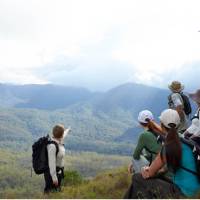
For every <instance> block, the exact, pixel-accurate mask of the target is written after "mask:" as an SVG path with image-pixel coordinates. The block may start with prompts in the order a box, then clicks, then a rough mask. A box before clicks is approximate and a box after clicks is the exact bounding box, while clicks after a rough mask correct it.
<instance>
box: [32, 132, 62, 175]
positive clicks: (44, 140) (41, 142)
mask: <svg viewBox="0 0 200 200" xmlns="http://www.w3.org/2000/svg"><path fill="white" fill-rule="evenodd" d="M48 144H55V146H56V156H57V154H58V151H59V148H58V144H57V143H56V142H55V141H52V140H51V138H50V137H49V135H47V136H45V137H41V138H39V139H38V140H37V141H36V142H35V143H34V144H33V145H32V165H33V169H34V171H35V173H36V174H43V173H44V172H45V171H47V170H48V169H49V165H48V153H47V145H48Z"/></svg>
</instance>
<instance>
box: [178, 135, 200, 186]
mask: <svg viewBox="0 0 200 200" xmlns="http://www.w3.org/2000/svg"><path fill="white" fill-rule="evenodd" d="M181 142H183V143H184V144H186V145H188V146H189V147H190V148H191V150H192V152H193V155H194V158H195V163H196V171H192V170H190V169H188V168H187V167H183V166H181V168H182V169H184V170H186V171H188V172H190V173H192V174H194V175H195V176H197V177H198V180H199V182H200V140H199V141H198V140H196V141H195V140H192V139H186V138H181Z"/></svg>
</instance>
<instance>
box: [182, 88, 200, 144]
mask: <svg viewBox="0 0 200 200" xmlns="http://www.w3.org/2000/svg"><path fill="white" fill-rule="evenodd" d="M189 97H190V98H191V99H192V100H193V101H194V102H195V103H196V104H197V111H196V113H195V115H194V117H193V118H192V124H191V125H190V126H189V128H188V129H187V130H186V131H185V133H184V137H185V138H190V139H193V140H196V141H198V143H199V144H200V119H199V114H200V89H199V90H197V91H196V92H195V93H192V94H189Z"/></svg>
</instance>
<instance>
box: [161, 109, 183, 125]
mask: <svg viewBox="0 0 200 200" xmlns="http://www.w3.org/2000/svg"><path fill="white" fill-rule="evenodd" d="M159 119H160V121H161V122H162V123H163V124H164V126H166V127H167V128H171V127H170V126H169V124H175V125H176V128H177V127H178V126H179V124H180V117H179V114H178V112H177V111H176V110H172V109H166V110H164V111H163V112H162V113H161V115H160V117H159Z"/></svg>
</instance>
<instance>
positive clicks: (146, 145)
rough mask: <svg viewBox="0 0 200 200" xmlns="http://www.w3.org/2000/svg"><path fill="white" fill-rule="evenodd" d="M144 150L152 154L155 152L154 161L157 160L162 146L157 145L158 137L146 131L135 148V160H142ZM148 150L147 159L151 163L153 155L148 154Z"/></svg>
mask: <svg viewBox="0 0 200 200" xmlns="http://www.w3.org/2000/svg"><path fill="white" fill-rule="evenodd" d="M144 149H148V150H150V151H151V152H155V154H152V156H153V157H152V159H154V158H155V156H156V154H157V153H159V151H160V150H161V144H160V143H159V144H158V143H157V138H156V136H155V135H154V134H153V133H151V132H150V131H144V132H143V133H142V134H141V135H140V137H139V140H138V143H137V146H136V148H135V151H134V153H133V158H134V159H135V160H139V159H140V155H142V151H143V150H144ZM148 150H146V156H145V157H146V158H147V160H149V161H150V159H151V153H149V152H148Z"/></svg>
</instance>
